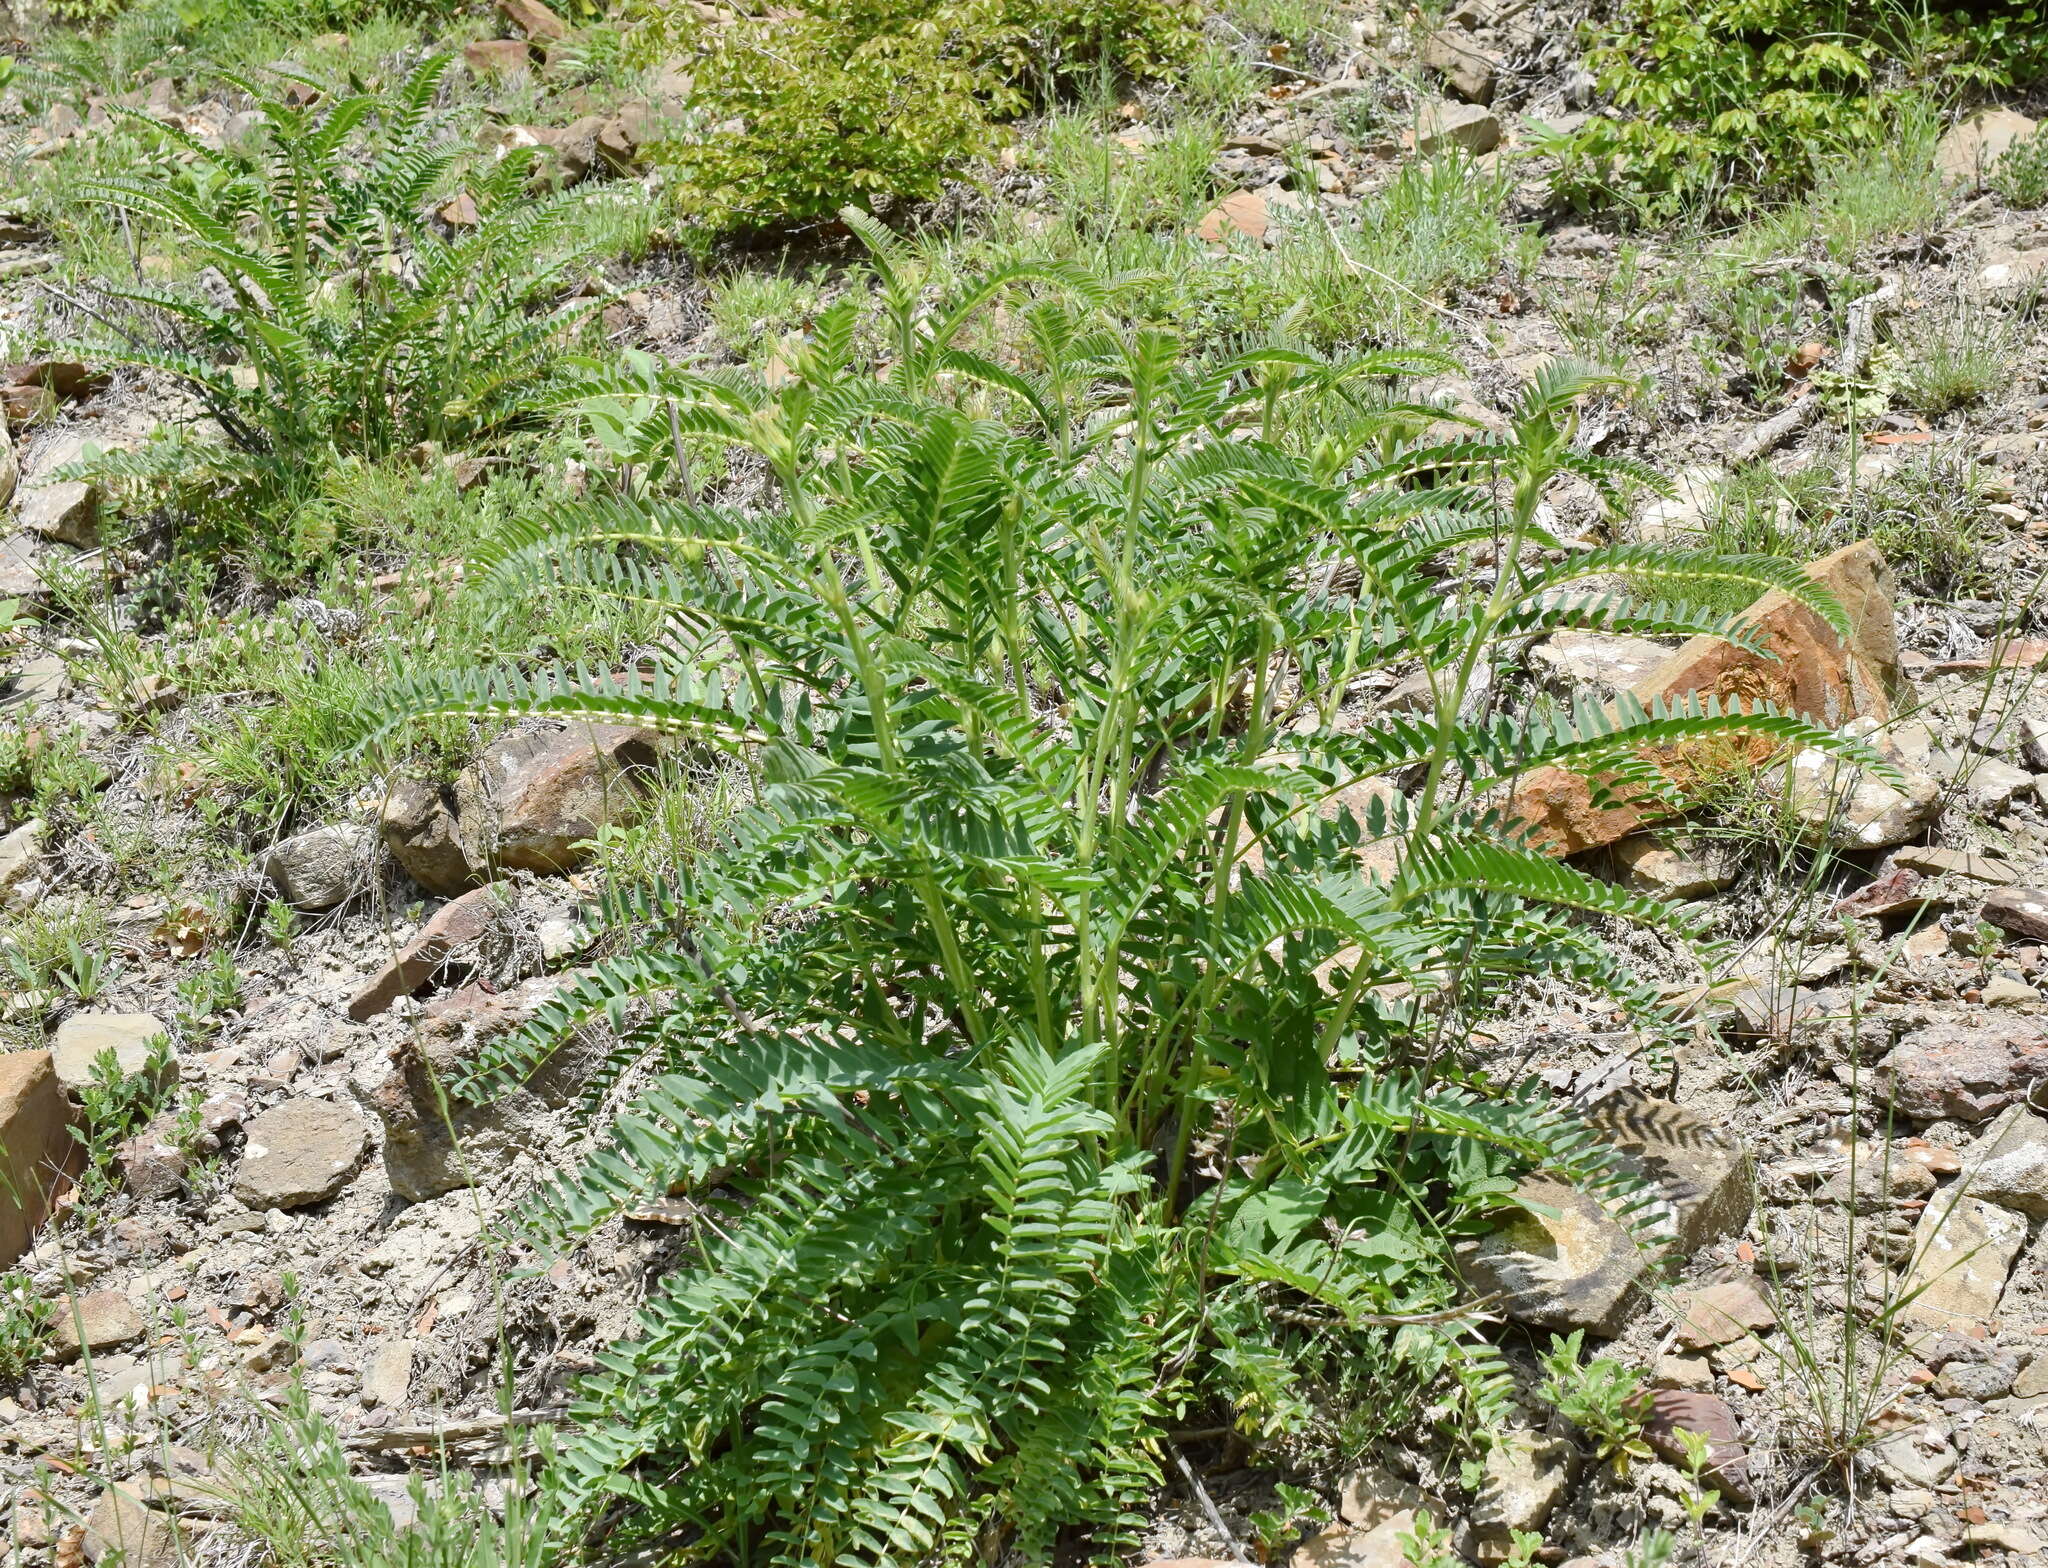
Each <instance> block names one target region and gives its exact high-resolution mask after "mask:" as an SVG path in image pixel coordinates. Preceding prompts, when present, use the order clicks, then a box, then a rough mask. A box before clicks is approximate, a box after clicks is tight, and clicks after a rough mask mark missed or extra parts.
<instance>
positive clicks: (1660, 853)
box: [1614, 833, 1735, 898]
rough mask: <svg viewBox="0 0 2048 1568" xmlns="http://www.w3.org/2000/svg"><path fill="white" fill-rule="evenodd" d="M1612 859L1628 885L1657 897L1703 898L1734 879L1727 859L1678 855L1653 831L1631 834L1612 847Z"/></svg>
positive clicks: (1729, 885)
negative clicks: (1619, 868) (1618, 866)
mask: <svg viewBox="0 0 2048 1568" xmlns="http://www.w3.org/2000/svg"><path fill="white" fill-rule="evenodd" d="M1614 858H1615V861H1616V863H1617V864H1619V865H1620V867H1621V870H1622V877H1623V880H1624V881H1626V882H1627V883H1628V885H1629V887H1631V888H1632V889H1634V890H1635V891H1636V892H1638V893H1652V894H1655V895H1656V896H1658V897H1660V898H1706V897H1708V896H1709V895H1711V894H1714V893H1718V892H1721V891H1722V890H1723V889H1724V888H1728V887H1731V886H1733V885H1734V882H1735V868H1734V866H1733V864H1732V863H1731V861H1730V860H1729V859H1727V858H1723V857H1718V856H1712V855H1709V856H1702V857H1695V856H1692V855H1686V854H1681V853H1680V852H1679V851H1677V850H1675V849H1671V848H1669V847H1667V846H1666V844H1665V843H1664V841H1663V840H1662V839H1661V838H1659V837H1658V835H1656V834H1655V833H1631V834H1630V835H1629V836H1628V837H1627V838H1625V839H1623V840H1621V842H1620V843H1618V844H1616V845H1615V846H1614Z"/></svg>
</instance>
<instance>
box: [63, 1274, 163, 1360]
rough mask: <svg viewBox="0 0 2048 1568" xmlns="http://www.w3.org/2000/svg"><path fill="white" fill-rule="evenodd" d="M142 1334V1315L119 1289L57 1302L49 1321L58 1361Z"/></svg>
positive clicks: (109, 1348) (131, 1339)
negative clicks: (82, 1351) (82, 1350)
mask: <svg viewBox="0 0 2048 1568" xmlns="http://www.w3.org/2000/svg"><path fill="white" fill-rule="evenodd" d="M142 1334H143V1322H142V1314H141V1313H139V1312H137V1311H136V1310H135V1306H134V1303H132V1302H131V1301H129V1299H128V1298H127V1297H126V1296H124V1295H122V1294H121V1292H120V1291H118V1290H95V1291H93V1292H91V1293H90V1294H89V1295H84V1296H79V1297H77V1298H76V1299H75V1301H74V1300H72V1299H66V1300H64V1301H60V1302H58V1303H57V1310H56V1312H55V1313H54V1314H53V1315H52V1317H51V1322H50V1345H51V1348H52V1350H54V1351H55V1353H56V1355H57V1359H58V1360H60V1361H71V1360H74V1359H75V1358H76V1357H77V1356H78V1354H79V1352H80V1350H81V1349H84V1350H92V1351H100V1350H112V1349H113V1348H114V1347H115V1346H117V1345H126V1344H129V1343H131V1342H132V1341H134V1340H138V1339H140V1338H142Z"/></svg>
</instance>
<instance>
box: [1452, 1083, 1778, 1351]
mask: <svg viewBox="0 0 2048 1568" xmlns="http://www.w3.org/2000/svg"><path fill="white" fill-rule="evenodd" d="M1587 1120H1588V1122H1589V1123H1590V1124H1591V1125H1592V1126H1594V1127H1595V1128H1596V1129H1598V1130H1599V1131H1600V1132H1601V1133H1602V1134H1603V1136H1604V1137H1605V1138H1606V1139H1607V1141H1608V1142H1609V1143H1610V1144H1611V1145H1612V1146H1613V1147H1614V1148H1615V1149H1616V1150H1617V1151H1618V1152H1619V1153H1620V1154H1621V1156H1622V1160H1623V1163H1624V1164H1625V1165H1626V1166H1627V1167H1629V1168H1630V1169H1631V1170H1632V1171H1633V1172H1634V1173H1635V1174H1636V1175H1638V1176H1639V1177H1641V1178H1642V1179H1643V1180H1644V1181H1645V1182H1646V1183H1647V1184H1648V1187H1649V1193H1648V1195H1647V1196H1648V1200H1649V1201H1648V1202H1647V1203H1645V1204H1644V1205H1643V1206H1642V1207H1641V1208H1640V1209H1638V1210H1637V1212H1636V1214H1635V1215H1634V1216H1633V1218H1634V1222H1635V1224H1636V1225H1637V1227H1638V1233H1639V1234H1641V1235H1642V1237H1643V1241H1644V1243H1646V1244H1644V1245H1639V1244H1638V1239H1637V1234H1632V1233H1631V1231H1630V1230H1629V1228H1627V1227H1625V1226H1624V1225H1622V1224H1621V1223H1620V1222H1619V1221H1618V1220H1617V1219H1615V1217H1614V1216H1613V1215H1611V1214H1609V1213H1608V1212H1607V1211H1606V1210H1605V1209H1604V1208H1602V1207H1601V1205H1600V1204H1599V1203H1598V1202H1596V1201H1595V1200H1594V1199H1593V1198H1592V1197H1591V1196H1589V1195H1588V1194H1586V1193H1583V1192H1580V1191H1578V1190H1577V1189H1575V1188H1572V1187H1567V1186H1565V1185H1564V1184H1563V1183H1561V1182H1558V1181H1556V1180H1554V1179H1552V1178H1550V1177H1547V1176H1541V1175H1538V1176H1531V1177H1527V1178H1525V1179H1524V1180H1523V1181H1522V1182H1520V1183H1519V1184H1518V1185H1517V1186H1516V1189H1515V1194H1516V1197H1517V1198H1518V1199H1519V1200H1521V1201H1523V1202H1525V1203H1529V1204H1532V1205H1535V1206H1537V1207H1538V1208H1541V1209H1544V1210H1549V1211H1551V1212H1548V1213H1537V1212H1532V1211H1524V1212H1521V1213H1518V1214H1515V1215H1514V1216H1513V1217H1512V1218H1511V1219H1509V1220H1508V1221H1507V1222H1506V1223H1504V1224H1503V1225H1502V1226H1501V1227H1500V1228H1499V1229H1498V1230H1496V1231H1494V1232H1493V1233H1492V1234H1490V1235H1488V1236H1484V1237H1481V1238H1479V1239H1477V1240H1476V1241H1471V1242H1466V1243H1462V1244H1461V1245H1460V1247H1459V1252H1458V1267H1459V1271H1460V1272H1461V1273H1462V1274H1463V1275H1464V1277H1465V1280H1466V1282H1467V1283H1468V1284H1469V1285H1470V1286H1471V1287H1472V1288H1473V1289H1474V1290H1475V1291H1478V1292H1480V1293H1482V1294H1496V1293H1497V1294H1499V1295H1500V1296H1502V1297H1503V1298H1505V1299H1504V1302H1503V1310H1504V1311H1505V1312H1506V1313H1507V1315H1508V1316H1509V1317H1511V1318H1513V1319H1515V1320H1516V1321H1517V1322H1522V1323H1530V1324H1534V1325H1535V1326H1537V1327H1539V1328H1552V1329H1558V1330H1571V1329H1579V1328H1583V1329H1589V1330H1591V1331H1593V1332H1595V1333H1599V1334H1605V1335H1609V1336H1612V1335H1614V1334H1616V1333H1619V1332H1620V1331H1621V1329H1622V1327H1623V1326H1624V1325H1625V1324H1626V1322H1627V1321H1628V1319H1629V1317H1630V1316H1631V1315H1632V1314H1633V1313H1634V1312H1635V1311H1636V1310H1637V1309H1638V1308H1639V1306H1640V1304H1641V1301H1642V1291H1641V1286H1642V1284H1643V1281H1644V1279H1645V1278H1646V1276H1647V1275H1648V1274H1649V1273H1650V1271H1651V1269H1652V1267H1653V1266H1654V1263H1655V1257H1654V1251H1655V1249H1656V1248H1658V1247H1661V1248H1663V1249H1666V1250H1670V1251H1676V1252H1677V1253H1678V1254H1679V1255H1680V1256H1688V1255H1690V1254H1691V1253H1692V1252H1693V1251H1695V1250H1697V1249H1698V1248H1699V1247H1700V1246H1702V1245H1704V1244H1705V1243H1706V1242H1708V1241H1711V1240H1714V1239H1716V1238H1718V1237H1721V1236H1725V1235H1729V1234H1731V1233H1733V1232H1736V1231H1739V1230H1740V1229H1741V1228H1742V1227H1743V1225H1745V1224H1746V1223H1747V1222H1748V1219H1749V1213H1750V1209H1751V1207H1752V1205H1753V1203H1754V1201H1755V1188H1754V1184H1753V1181H1752V1178H1751V1174H1750V1168H1749V1161H1748V1157H1747V1155H1746V1154H1745V1153H1744V1151H1743V1150H1742V1148H1741V1146H1740V1145H1739V1144H1737V1143H1736V1142H1735V1141H1734V1140H1733V1139H1732V1138H1730V1137H1729V1135H1728V1134H1727V1132H1726V1131H1725V1130H1724V1129H1723V1128H1722V1127H1720V1126H1719V1125H1717V1124H1715V1123H1710V1122H1708V1121H1705V1120H1704V1119H1702V1118H1700V1117H1698V1116H1696V1115H1694V1114H1693V1113H1692V1112H1691V1111H1688V1110H1686V1109H1685V1108H1684V1107H1682V1106H1679V1105H1675V1104H1673V1103H1671V1102H1670V1101H1668V1100H1656V1099H1651V1098H1650V1097H1648V1096H1644V1095H1634V1094H1629V1095H1617V1096H1615V1097H1614V1098H1613V1099H1612V1100H1610V1101H1608V1102H1607V1103H1605V1104H1603V1105H1601V1106H1598V1107H1596V1108H1595V1109H1594V1110H1593V1111H1592V1112H1591V1113H1589V1115H1588V1118H1587Z"/></svg>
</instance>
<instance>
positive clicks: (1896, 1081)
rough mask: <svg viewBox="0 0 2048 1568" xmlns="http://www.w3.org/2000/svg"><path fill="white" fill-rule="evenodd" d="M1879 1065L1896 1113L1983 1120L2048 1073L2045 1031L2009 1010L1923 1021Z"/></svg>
mask: <svg viewBox="0 0 2048 1568" xmlns="http://www.w3.org/2000/svg"><path fill="white" fill-rule="evenodd" d="M1878 1068H1879V1070H1880V1072H1881V1073H1882V1074H1883V1075H1884V1078H1885V1081H1886V1083H1887V1085H1888V1086H1889V1090H1890V1093H1891V1097H1892V1104H1893V1107H1894V1109H1895V1110H1897V1111H1898V1112H1899V1114H1901V1115H1904V1116H1909V1117H1912V1118H1913V1119H1914V1120H1916V1121H1942V1120H1947V1121H1963V1122H1981V1121H1985V1120H1987V1119H1989V1118H1990V1117H1993V1116H1996V1115H1997V1114H1998V1113H1999V1112H2000V1111H2002V1110H2004V1109H2005V1108H2006V1107H2007V1106H2008V1105H2012V1104H2015V1103H2017V1102H2018V1101H2019V1100H2020V1099H2022V1098H2023V1097H2024V1096H2025V1094H2026V1092H2027V1089H2028V1087H2029V1086H2030V1085H2031V1084H2033V1083H2034V1082H2036V1081H2037V1080H2038V1079H2040V1078H2041V1077H2042V1076H2044V1075H2048V1035H2044V1034H2043V1033H2042V1030H2041V1027H2040V1025H2039V1024H2037V1023H2035V1022H2033V1021H2031V1020H2028V1019H2024V1018H2015V1017H2010V1016H2001V1017H1996V1018H1987V1019H1985V1020H1984V1021H1983V1022H1981V1023H1938V1024H1929V1025H1928V1026H1927V1027H1926V1028H1924V1029H1917V1030H1915V1031H1914V1032H1913V1033H1911V1034H1909V1035H1907V1036H1906V1037H1905V1038H1904V1039H1902V1040H1901V1041H1899V1043H1898V1044H1897V1045H1896V1046H1894V1047H1893V1048H1892V1050H1891V1051H1890V1052H1889V1053H1888V1054H1887V1055H1886V1056H1885V1057H1884V1059H1883V1060H1882V1061H1880V1062H1879V1063H1878Z"/></svg>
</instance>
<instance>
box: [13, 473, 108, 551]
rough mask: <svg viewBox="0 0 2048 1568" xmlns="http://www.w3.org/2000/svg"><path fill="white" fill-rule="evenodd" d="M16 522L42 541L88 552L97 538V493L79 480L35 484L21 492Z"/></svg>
mask: <svg viewBox="0 0 2048 1568" xmlns="http://www.w3.org/2000/svg"><path fill="white" fill-rule="evenodd" d="M15 520H16V521H17V522H19V523H20V524H21V526H22V527H23V528H26V529H27V530H28V531H29V532H30V533H33V534H40V535H42V537H43V538H45V539H54V540H56V541H57V542H58V543H59V544H68V545H75V546H77V547H78V548H80V549H91V548H92V547H93V546H94V545H96V544H98V543H99V538H100V494H99V490H98V489H97V488H96V487H95V486H93V485H89V484H87V483H85V482H84V481H83V480H79V479H67V480H64V481H62V482H61V483H58V484H53V485H36V486H34V487H33V488H31V489H28V490H24V491H22V492H21V495H20V497H19V500H18V503H17V505H16V507H15Z"/></svg>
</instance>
